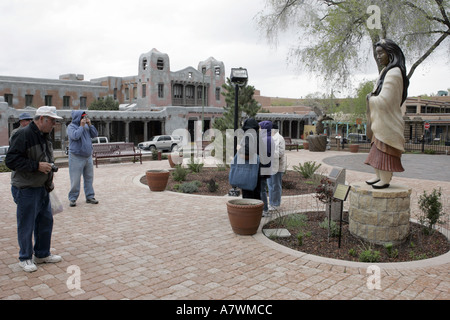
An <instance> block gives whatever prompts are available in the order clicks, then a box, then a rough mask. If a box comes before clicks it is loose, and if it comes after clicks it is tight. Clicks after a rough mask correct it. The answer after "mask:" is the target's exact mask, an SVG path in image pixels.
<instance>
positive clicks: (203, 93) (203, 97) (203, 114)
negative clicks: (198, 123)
mask: <svg viewBox="0 0 450 320" xmlns="http://www.w3.org/2000/svg"><path fill="white" fill-rule="evenodd" d="M205 73H206V67H202V74H203V85H202V137H203V129H204V128H203V126H204V123H205ZM202 139H203V138H202Z"/></svg>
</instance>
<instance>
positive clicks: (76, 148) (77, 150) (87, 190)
mask: <svg viewBox="0 0 450 320" xmlns="http://www.w3.org/2000/svg"><path fill="white" fill-rule="evenodd" d="M67 135H68V136H69V176H70V191H69V195H68V197H69V205H70V206H71V207H75V206H76V205H77V204H76V202H77V199H78V196H79V195H80V184H81V176H83V180H84V195H85V197H86V202H87V203H91V204H97V203H98V200H96V199H95V192H94V186H93V183H94V164H93V162H92V149H93V148H92V138H95V137H97V136H98V132H97V129H96V128H95V127H94V126H93V125H92V123H91V119H89V117H88V115H87V114H86V112H84V111H82V110H74V111H72V122H71V123H70V124H69V126H68V127H67Z"/></svg>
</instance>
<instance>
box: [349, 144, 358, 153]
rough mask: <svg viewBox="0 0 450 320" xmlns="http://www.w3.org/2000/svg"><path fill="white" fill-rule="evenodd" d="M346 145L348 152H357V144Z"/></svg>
mask: <svg viewBox="0 0 450 320" xmlns="http://www.w3.org/2000/svg"><path fill="white" fill-rule="evenodd" d="M348 147H349V149H350V152H353V153H357V152H358V151H359V144H350V145H349V146H348Z"/></svg>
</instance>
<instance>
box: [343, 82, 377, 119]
mask: <svg viewBox="0 0 450 320" xmlns="http://www.w3.org/2000/svg"><path fill="white" fill-rule="evenodd" d="M374 85H375V83H374V81H365V82H362V83H360V84H359V87H358V89H356V96H355V97H354V98H353V99H345V100H343V101H342V103H341V104H340V105H339V107H337V112H342V113H343V114H347V115H351V117H350V119H348V120H353V121H354V120H356V118H361V119H363V120H364V121H366V120H367V119H366V98H367V95H368V94H369V93H370V92H372V91H373V89H374Z"/></svg>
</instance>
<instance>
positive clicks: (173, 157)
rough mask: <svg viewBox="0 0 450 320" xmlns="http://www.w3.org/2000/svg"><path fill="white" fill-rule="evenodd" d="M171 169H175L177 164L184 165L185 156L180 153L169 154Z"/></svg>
mask: <svg viewBox="0 0 450 320" xmlns="http://www.w3.org/2000/svg"><path fill="white" fill-rule="evenodd" d="M167 158H168V159H169V165H170V167H171V168H175V166H176V165H177V164H181V163H183V156H182V155H180V154H179V153H169V155H168V156H167Z"/></svg>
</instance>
